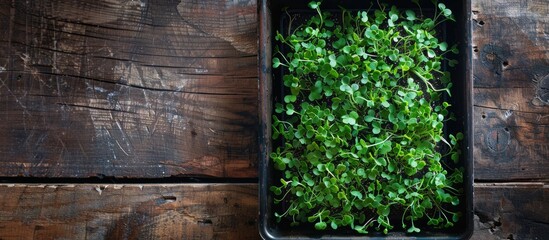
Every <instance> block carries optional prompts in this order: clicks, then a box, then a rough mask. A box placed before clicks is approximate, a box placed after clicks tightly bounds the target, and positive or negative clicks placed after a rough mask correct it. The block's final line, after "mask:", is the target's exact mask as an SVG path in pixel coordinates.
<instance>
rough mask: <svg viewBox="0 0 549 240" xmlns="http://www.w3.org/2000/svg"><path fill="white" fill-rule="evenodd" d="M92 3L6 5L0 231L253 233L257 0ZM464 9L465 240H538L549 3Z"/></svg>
mask: <svg viewBox="0 0 549 240" xmlns="http://www.w3.org/2000/svg"><path fill="white" fill-rule="evenodd" d="M88 2H89V1H88ZM88 2H86V1H74V0H37V1H19V0H0V109H1V110H0V121H1V122H2V124H1V125H0V176H2V178H1V183H2V184H1V185H0V239H31V238H34V239H105V238H107V239H134V238H140V239H257V238H259V235H258V230H257V221H258V216H257V214H258V209H257V208H258V207H257V201H258V196H257V192H258V189H257V184H256V182H257V177H258V176H257V165H258V157H257V153H258V143H257V138H258V137H257V132H258V131H257V129H258V128H257V122H258V115H257V102H258V99H257V85H258V68H257V49H258V45H257V44H258V33H257V26H258V22H257V3H256V1H253V0H238V1H228V0H226V1H219V0H205V1H191V0H181V1H168V0H99V1H94V2H93V3H92V2H89V3H88ZM473 16H474V19H473V25H474V29H473V45H474V47H473V50H474V56H473V57H474V60H473V64H474V69H473V71H474V86H475V89H474V95H475V97H474V99H475V101H474V112H475V114H474V116H473V117H474V123H475V146H474V155H475V159H474V161H475V162H474V163H475V175H474V177H475V227H476V230H475V233H474V235H473V239H499V238H508V239H536V238H537V239H543V238H546V237H547V234H549V204H548V202H549V187H548V185H547V183H548V181H549V162H547V161H546V160H548V158H549V39H548V37H547V36H548V34H549V17H548V16H549V5H548V4H547V1H546V0H520V1H519V0H473Z"/></svg>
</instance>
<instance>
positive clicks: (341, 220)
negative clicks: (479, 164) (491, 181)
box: [270, 2, 463, 233]
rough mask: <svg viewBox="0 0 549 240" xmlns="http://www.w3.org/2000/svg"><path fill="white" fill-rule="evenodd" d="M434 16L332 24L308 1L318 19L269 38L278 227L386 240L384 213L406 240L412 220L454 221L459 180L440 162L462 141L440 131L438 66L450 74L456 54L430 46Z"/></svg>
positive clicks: (345, 16) (395, 12)
mask: <svg viewBox="0 0 549 240" xmlns="http://www.w3.org/2000/svg"><path fill="white" fill-rule="evenodd" d="M436 6H437V8H438V11H437V12H436V13H435V16H434V17H433V18H426V17H423V16H422V15H423V14H418V13H416V12H414V11H413V10H404V11H401V10H399V9H398V8H396V7H387V6H384V5H381V6H380V8H379V9H377V10H372V11H358V12H349V11H346V10H343V13H342V15H341V16H339V17H334V16H332V15H331V14H330V13H329V12H322V11H321V10H320V7H321V3H320V2H310V3H309V7H310V8H311V9H314V10H315V11H316V12H317V13H318V15H316V16H314V17H312V18H310V19H309V20H308V21H306V22H305V23H304V24H303V25H301V26H299V27H298V28H297V29H292V30H293V31H294V32H293V33H292V34H290V35H289V36H283V35H282V34H281V33H278V34H277V35H276V40H278V41H280V42H281V43H282V44H284V45H285V46H286V49H289V50H288V51H287V52H286V53H282V52H278V56H277V57H275V58H273V67H274V68H278V67H283V68H285V71H286V72H287V74H286V75H285V76H283V79H282V81H283V84H284V86H285V88H286V95H285V96H284V97H283V99H281V100H282V101H281V102H277V103H275V112H276V114H275V115H273V138H274V139H283V140H284V144H283V146H279V147H277V148H276V149H275V150H274V151H273V152H272V154H271V159H272V161H273V163H274V167H275V168H276V169H277V170H279V171H281V173H282V175H283V177H282V178H281V179H280V184H276V185H273V186H271V187H270V190H271V191H272V193H273V194H274V195H276V196H277V197H276V199H275V203H281V202H285V203H286V204H285V206H287V208H285V211H284V212H281V213H276V214H275V216H276V217H277V218H278V219H279V220H281V219H282V218H284V217H286V218H288V219H290V220H291V221H292V224H293V225H298V224H299V223H306V222H309V223H313V225H314V227H315V228H316V229H318V230H324V229H327V228H332V229H338V228H339V227H350V228H352V229H354V230H355V231H357V232H359V233H367V232H368V231H369V230H370V229H371V228H375V229H376V230H378V231H383V232H384V233H387V232H388V231H389V230H391V229H393V228H394V223H392V222H391V220H393V221H394V217H395V216H393V215H394V214H393V215H392V212H399V213H401V216H400V220H401V224H402V227H403V228H404V229H406V230H407V231H408V232H410V233H413V232H420V231H421V230H420V228H419V227H418V226H416V225H415V224H414V222H415V221H417V220H418V219H426V221H427V222H428V224H429V225H432V226H434V227H450V226H452V225H453V223H455V222H456V221H458V219H459V216H460V213H458V212H453V211H452V206H455V205H458V204H459V198H458V196H459V194H460V192H461V191H462V190H460V189H456V188H455V185H458V184H459V183H461V182H462V180H463V171H462V169H460V168H454V167H450V166H449V165H452V164H451V163H446V160H444V159H449V160H453V161H454V162H456V163H457V161H459V155H460V151H459V142H460V140H462V139H463V134H461V133H457V134H455V135H452V134H448V135H447V137H445V134H444V130H443V128H444V123H445V122H446V121H449V120H450V119H452V116H451V114H450V111H449V108H450V104H449V103H447V102H446V101H445V100H444V99H445V98H444V95H445V94H447V95H450V88H451V86H452V83H451V82H450V74H449V72H447V71H445V70H444V69H443V63H444V61H446V62H447V63H448V65H454V64H455V63H456V62H455V60H452V59H447V58H446V57H445V56H446V55H447V53H448V52H452V53H455V52H457V48H456V46H452V47H450V46H448V44H447V43H446V42H443V41H440V40H439V39H438V38H437V37H436V36H437V33H436V31H435V27H436V26H437V24H439V23H440V22H442V21H446V20H452V19H453V18H452V14H451V10H450V9H448V8H446V7H445V5H444V4H442V3H439V4H437V5H436ZM446 138H448V139H446Z"/></svg>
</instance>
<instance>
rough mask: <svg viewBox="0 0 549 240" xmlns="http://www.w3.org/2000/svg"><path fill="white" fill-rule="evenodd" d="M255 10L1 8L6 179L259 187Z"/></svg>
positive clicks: (61, 3)
mask: <svg viewBox="0 0 549 240" xmlns="http://www.w3.org/2000/svg"><path fill="white" fill-rule="evenodd" d="M256 12H257V11H256V4H255V1H250V0H239V1H228V0H227V1H221V2H220V1H215V4H214V2H208V1H182V2H180V3H177V2H175V1H169V0H150V1H145V0H143V1H139V0H137V1H125V0H101V1H95V2H93V3H88V2H86V1H73V0H40V1H15V0H1V1H0V109H1V111H0V121H2V124H1V125H0V153H1V154H0V175H1V176H11V177H14V176H23V177H75V178H86V177H93V176H113V177H132V178H162V177H170V176H188V175H206V176H214V177H256V176H257V171H256V165H257V130H256V128H257V111H256V109H257V70H256V68H257V67H256V66H257V37H256V36H257V29H256V28H257V27H256V22H257V20H256V15H257V13H256ZM218 22H222V23H223V24H216V23H218Z"/></svg>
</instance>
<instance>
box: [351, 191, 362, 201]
mask: <svg viewBox="0 0 549 240" xmlns="http://www.w3.org/2000/svg"><path fill="white" fill-rule="evenodd" d="M351 195H353V196H355V197H357V198H358V199H361V200H362V198H363V196H362V193H361V192H359V191H351Z"/></svg>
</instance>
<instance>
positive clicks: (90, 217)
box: [0, 183, 549, 240]
mask: <svg viewBox="0 0 549 240" xmlns="http://www.w3.org/2000/svg"><path fill="white" fill-rule="evenodd" d="M547 199H549V187H547V185H544V184H543V183H539V184H534V183H531V184H524V183H517V184H504V185H502V184H477V185H476V186H475V205H476V208H475V232H474V234H473V236H472V238H471V239H483V240H491V239H535V238H536V237H537V238H538V239H543V238H542V237H544V236H546V235H545V234H546V233H547V232H548V231H549V213H548V207H547ZM257 201H258V197H257V185H256V184H238V185H235V184H187V185H165V186H162V185H0V207H1V210H0V239H5V240H9V239H259V235H258V230H257V217H258V216H257V212H258V208H257Z"/></svg>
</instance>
